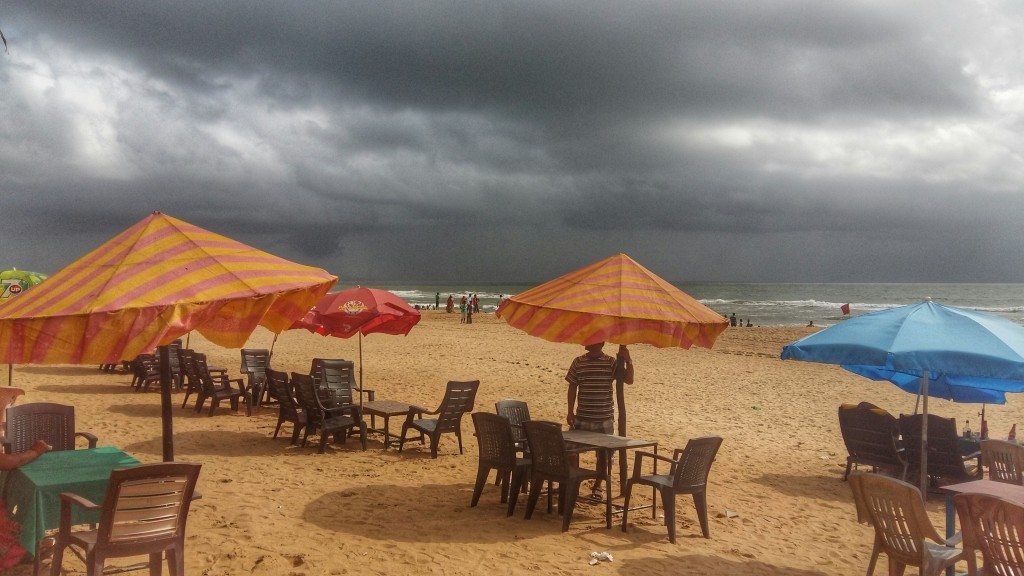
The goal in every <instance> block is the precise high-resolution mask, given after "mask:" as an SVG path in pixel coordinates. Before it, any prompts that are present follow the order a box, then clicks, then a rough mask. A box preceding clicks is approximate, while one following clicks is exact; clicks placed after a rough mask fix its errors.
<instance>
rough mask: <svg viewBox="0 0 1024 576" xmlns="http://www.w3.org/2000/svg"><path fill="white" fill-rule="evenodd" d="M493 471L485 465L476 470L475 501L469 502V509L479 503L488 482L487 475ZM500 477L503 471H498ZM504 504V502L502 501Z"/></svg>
mask: <svg viewBox="0 0 1024 576" xmlns="http://www.w3.org/2000/svg"><path fill="white" fill-rule="evenodd" d="M490 472H491V469H490V468H489V467H487V466H484V465H483V464H480V465H478V466H477V469H476V484H473V499H472V500H470V501H469V507H470V508H472V507H473V506H476V504H477V502H479V501H480V494H481V493H482V492H483V491H484V484H485V483H486V482H487V475H488V474H490ZM498 476H501V471H500V470H499V471H498ZM502 502H504V500H502Z"/></svg>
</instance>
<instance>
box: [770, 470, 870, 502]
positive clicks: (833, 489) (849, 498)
mask: <svg viewBox="0 0 1024 576" xmlns="http://www.w3.org/2000/svg"><path fill="white" fill-rule="evenodd" d="M754 482H756V483H757V484H761V485H762V486H767V487H769V488H771V489H772V490H775V491H777V492H780V493H782V494H786V495H787V496H794V497H798V498H811V499H815V500H828V501H831V502H842V503H849V504H851V505H852V503H853V495H852V494H851V493H850V486H849V484H847V483H846V482H843V480H842V476H840V475H836V476H801V475H798V474H773V473H770V474H762V475H761V477H760V478H756V479H754Z"/></svg>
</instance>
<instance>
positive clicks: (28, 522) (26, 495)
mask: <svg viewBox="0 0 1024 576" xmlns="http://www.w3.org/2000/svg"><path fill="white" fill-rule="evenodd" d="M138 465H139V461H138V460H136V459H135V458H133V457H131V456H129V455H128V454H125V453H124V452H122V451H120V450H118V449H117V448H113V447H111V446H103V447H100V448H93V449H91V450H62V451H59V452H47V453H46V454H43V455H42V456H40V457H39V458H37V459H36V460H34V461H32V462H29V463H28V464H26V465H24V466H22V467H20V468H18V469H16V470H13V471H11V472H8V473H7V474H6V478H5V482H6V483H5V485H4V494H5V503H6V506H7V515H8V517H9V518H11V519H12V520H14V521H15V522H17V523H19V524H21V536H20V537H19V538H18V539H19V540H20V541H21V545H22V546H24V547H25V549H26V550H28V551H29V553H32V554H34V553H35V550H36V543H37V542H38V541H40V540H42V539H43V538H44V537H45V536H46V530H48V529H53V528H58V527H59V526H60V493H61V492H72V493H74V494H78V495H79V496H82V497H83V498H88V499H89V500H91V501H93V502H95V503H97V504H101V503H102V502H103V499H104V497H105V496H106V491H107V481H108V480H109V479H110V471H111V470H114V469H115V468H131V467H133V466H138ZM72 520H73V522H74V523H75V524H85V523H91V522H98V521H99V514H97V513H84V512H83V511H82V510H81V508H76V513H75V515H74V516H72Z"/></svg>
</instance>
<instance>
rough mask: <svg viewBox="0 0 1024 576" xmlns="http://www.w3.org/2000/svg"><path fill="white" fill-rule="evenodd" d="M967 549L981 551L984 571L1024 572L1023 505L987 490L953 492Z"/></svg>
mask: <svg viewBox="0 0 1024 576" xmlns="http://www.w3.org/2000/svg"><path fill="white" fill-rule="evenodd" d="M953 504H954V506H956V513H957V516H959V517H960V526H961V529H962V533H963V536H964V539H963V545H964V550H965V551H966V550H971V551H972V552H970V554H973V553H974V552H973V550H980V551H981V558H982V563H983V569H982V571H981V572H980V573H981V574H1024V542H1022V539H1024V506H1021V505H1020V504H1017V503H1015V502H1011V501H1009V500H1004V499H1002V498H999V497H997V496H989V495H987V494H970V493H968V494H957V495H956V496H953Z"/></svg>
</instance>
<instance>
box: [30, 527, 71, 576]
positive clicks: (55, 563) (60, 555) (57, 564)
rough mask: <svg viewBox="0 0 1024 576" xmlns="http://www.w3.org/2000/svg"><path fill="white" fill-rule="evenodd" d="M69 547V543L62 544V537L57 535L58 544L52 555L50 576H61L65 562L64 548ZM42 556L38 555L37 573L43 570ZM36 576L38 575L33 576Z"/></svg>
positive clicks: (35, 568)
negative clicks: (62, 565)
mask: <svg viewBox="0 0 1024 576" xmlns="http://www.w3.org/2000/svg"><path fill="white" fill-rule="evenodd" d="M66 547H67V542H62V541H61V539H60V535H59V534H58V535H57V542H56V543H55V544H54V545H53V551H52V552H51V554H50V576H60V569H61V564H63V561H64V548H66ZM41 556H42V555H41V554H39V555H37V557H36V559H35V566H34V570H36V571H37V572H38V571H39V570H40V569H41V568H42V563H43V560H44V559H43V558H42V557H41ZM33 576H36V575H33Z"/></svg>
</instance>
